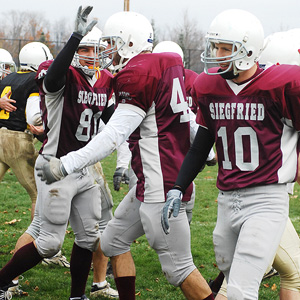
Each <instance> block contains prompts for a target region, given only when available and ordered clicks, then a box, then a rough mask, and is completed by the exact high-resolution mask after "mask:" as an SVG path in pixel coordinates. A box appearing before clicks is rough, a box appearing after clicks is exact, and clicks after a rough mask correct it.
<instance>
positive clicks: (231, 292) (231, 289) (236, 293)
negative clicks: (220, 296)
mask: <svg viewBox="0 0 300 300" xmlns="http://www.w3.org/2000/svg"><path fill="white" fill-rule="evenodd" d="M227 298H228V300H244V299H245V297H244V294H243V292H242V290H241V289H240V288H239V287H237V286H233V285H230V284H228V286H227Z"/></svg>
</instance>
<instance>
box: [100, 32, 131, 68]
mask: <svg viewBox="0 0 300 300" xmlns="http://www.w3.org/2000/svg"><path fill="white" fill-rule="evenodd" d="M105 44H106V45H105ZM108 45H110V47H107V46H108ZM124 45H125V42H124V41H123V40H122V38H120V37H119V36H104V37H102V38H101V40H100V41H99V44H98V49H99V61H100V66H101V69H107V68H109V67H111V66H112V68H113V70H114V71H117V70H118V69H119V68H122V67H123V65H122V63H120V61H119V58H120V57H119V56H118V50H119V49H120V48H122V47H123V46H124ZM116 60H117V62H116ZM120 60H121V59H120ZM114 61H115V62H116V63H117V66H113V62H114ZM120 64H121V65H120ZM119 65H120V67H119V68H118V66H119Z"/></svg>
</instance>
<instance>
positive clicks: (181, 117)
mask: <svg viewBox="0 0 300 300" xmlns="http://www.w3.org/2000/svg"><path fill="white" fill-rule="evenodd" d="M183 74H184V69H183V65H182V60H181V58H180V57H179V56H178V55H176V54H170V53H157V54H140V55H137V56H135V57H133V58H132V59H130V61H129V62H128V64H127V65H126V67H125V68H124V69H123V70H121V71H120V72H119V73H118V74H117V75H116V76H115V78H114V86H113V88H114V92H115V95H116V100H117V102H118V106H117V108H116V110H115V112H114V114H113V116H112V117H111V119H110V120H109V122H108V123H107V125H106V126H105V128H104V129H103V131H102V132H101V133H99V134H98V135H97V136H96V137H95V138H94V139H93V140H92V141H91V142H90V143H89V144H88V145H87V146H85V147H84V148H81V149H80V150H78V151H76V152H71V153H69V154H67V155H66V156H63V157H61V162H62V163H63V165H64V167H65V169H66V171H67V172H68V173H69V174H70V173H71V172H73V171H76V170H79V169H81V168H82V167H85V166H87V165H90V164H93V163H94V162H95V161H97V160H100V159H103V158H104V157H106V156H107V155H109V154H110V153H111V152H112V151H113V150H114V149H115V148H116V147H117V146H118V145H120V144H121V143H123V142H124V140H125V139H127V138H128V137H129V138H128V141H129V147H130V150H131V151H132V162H131V165H132V168H133V170H134V172H135V174H136V176H137V178H138V181H137V185H136V187H133V188H132V189H131V190H130V191H129V193H128V194H127V195H126V196H125V198H124V199H123V200H122V201H121V203H120V204H119V206H118V207H117V209H116V211H115V214H114V217H113V219H112V220H111V221H110V222H109V223H108V225H107V227H106V229H105V230H104V232H103V234H102V236H101V248H102V250H103V252H104V253H105V255H106V256H109V257H112V256H117V255H120V254H122V253H125V252H127V251H130V244H131V243H132V242H133V241H134V240H135V239H137V238H138V237H140V236H141V235H143V234H146V237H147V239H148V241H149V244H150V245H151V246H152V247H153V248H154V249H155V251H156V252H157V254H158V256H159V258H160V262H161V264H162V269H163V271H164V273H165V275H166V278H167V279H168V280H169V282H170V283H172V284H173V285H176V286H178V285H180V284H181V283H182V282H183V281H184V279H185V278H186V277H187V276H188V275H189V274H190V273H191V272H192V271H193V270H194V269H195V265H194V263H193V259H192V255H191V249H190V229H189V223H188V220H187V216H186V212H185V207H186V201H188V200H189V199H190V196H191V192H192V185H190V186H189V187H188V188H187V191H186V193H185V196H184V199H183V201H184V202H183V203H182V207H181V210H180V213H179V216H178V217H177V218H173V219H172V220H170V222H171V223H172V227H173V228H174V230H172V233H171V234H169V235H167V236H166V235H165V234H164V232H163V230H162V228H161V225H160V219H161V210H162V208H163V206H164V203H165V199H166V193H167V192H168V191H169V189H171V187H172V186H173V185H174V183H175V179H176V175H177V173H178V171H179V169H180V166H181V164H182V162H183V159H184V157H185V155H186V153H187V151H188V149H189V147H190V125H189V121H190V110H189V108H188V105H187V102H186V94H185V86H184V82H183ZM100 143H101V144H102V145H103V147H100ZM178 236H180V240H179V239H178Z"/></svg>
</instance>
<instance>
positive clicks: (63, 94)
mask: <svg viewBox="0 0 300 300" xmlns="http://www.w3.org/2000/svg"><path fill="white" fill-rule="evenodd" d="M51 63H52V61H47V62H44V63H42V64H41V65H40V67H39V70H38V73H37V77H36V78H37V82H38V84H39V87H40V97H41V109H42V119H43V123H44V127H45V134H46V138H45V140H44V143H43V146H42V148H41V150H40V153H43V154H49V155H54V156H56V157H58V158H60V157H61V156H63V155H66V154H67V153H69V152H70V151H76V150H78V149H80V148H82V147H83V146H85V145H86V144H87V143H88V142H89V141H90V140H91V139H92V137H94V136H95V135H96V134H97V132H98V128H99V124H100V117H101V114H102V112H103V110H104V109H106V108H107V105H108V100H109V98H110V97H111V94H112V75H111V74H110V73H109V72H108V71H102V72H101V76H100V78H99V79H98V80H97V81H96V82H95V83H94V82H92V81H89V80H88V79H89V78H87V77H86V76H84V75H83V73H81V72H80V71H79V70H77V69H75V68H73V67H72V66H70V67H69V70H68V72H67V78H66V83H65V86H64V87H63V88H62V89H61V90H60V91H58V92H56V93H47V91H44V88H43V79H44V77H45V75H46V73H47V70H48V68H49V66H50V64H51Z"/></svg>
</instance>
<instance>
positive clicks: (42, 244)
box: [35, 235, 63, 257]
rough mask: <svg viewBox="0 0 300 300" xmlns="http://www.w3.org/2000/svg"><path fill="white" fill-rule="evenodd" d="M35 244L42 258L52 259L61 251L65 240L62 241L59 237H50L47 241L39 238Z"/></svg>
mask: <svg viewBox="0 0 300 300" xmlns="http://www.w3.org/2000/svg"><path fill="white" fill-rule="evenodd" d="M35 243H36V248H37V251H38V253H39V254H40V256H42V257H52V256H54V255H55V254H56V253H57V252H58V251H59V250H60V249H61V247H62V244H63V240H62V241H61V240H60V239H59V238H58V237H57V236H54V235H51V236H49V235H48V236H47V238H46V239H44V238H41V237H38V239H36V241H35Z"/></svg>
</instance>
